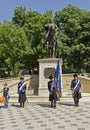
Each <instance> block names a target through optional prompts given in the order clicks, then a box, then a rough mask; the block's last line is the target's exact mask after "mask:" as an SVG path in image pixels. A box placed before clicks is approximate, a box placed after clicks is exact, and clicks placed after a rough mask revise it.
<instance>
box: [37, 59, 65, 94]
mask: <svg viewBox="0 0 90 130" xmlns="http://www.w3.org/2000/svg"><path fill="white" fill-rule="evenodd" d="M38 62H39V90H38V95H39V96H49V92H48V81H49V80H50V79H49V76H50V75H54V74H55V69H56V67H57V63H58V58H47V59H39V60H38ZM60 62H61V64H62V61H61V59H60ZM61 64H60V65H61Z"/></svg>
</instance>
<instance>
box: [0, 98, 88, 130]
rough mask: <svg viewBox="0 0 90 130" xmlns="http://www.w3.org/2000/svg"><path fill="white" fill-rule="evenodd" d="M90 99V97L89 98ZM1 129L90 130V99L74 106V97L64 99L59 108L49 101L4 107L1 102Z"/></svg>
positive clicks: (58, 105)
mask: <svg viewBox="0 0 90 130" xmlns="http://www.w3.org/2000/svg"><path fill="white" fill-rule="evenodd" d="M89 99H90V98H89ZM0 130H90V100H86V101H85V100H83V99H81V101H80V106H79V107H74V105H73V99H72V100H70V101H66V102H65V101H62V102H61V103H58V104H57V108H56V109H54V108H50V104H49V102H48V103H26V106H25V108H20V107H19V104H18V103H14V104H11V103H10V104H9V107H8V108H7V109H6V108H3V104H0Z"/></svg>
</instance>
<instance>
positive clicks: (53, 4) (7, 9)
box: [0, 0, 90, 23]
mask: <svg viewBox="0 0 90 130" xmlns="http://www.w3.org/2000/svg"><path fill="white" fill-rule="evenodd" d="M68 4H72V5H74V6H76V7H78V8H80V9H84V10H87V11H90V0H0V23H3V21H4V20H7V21H11V19H12V17H13V16H14V9H15V8H16V7H19V6H23V7H25V8H26V10H27V11H29V10H30V9H31V10H32V11H38V12H39V13H45V12H46V10H49V11H52V12H53V14H54V13H55V12H56V11H60V10H62V9H63V8H65V7H67V6H68Z"/></svg>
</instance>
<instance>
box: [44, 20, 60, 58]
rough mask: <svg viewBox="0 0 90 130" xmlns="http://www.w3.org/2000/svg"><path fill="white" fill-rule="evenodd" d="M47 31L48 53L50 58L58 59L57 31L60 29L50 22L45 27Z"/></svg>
mask: <svg viewBox="0 0 90 130" xmlns="http://www.w3.org/2000/svg"><path fill="white" fill-rule="evenodd" d="M44 29H45V44H46V45H47V53H48V56H49V57H53V58H54V57H56V48H57V37H56V31H57V30H58V27H57V25H56V24H55V23H53V22H52V20H50V23H49V24H45V25H44Z"/></svg>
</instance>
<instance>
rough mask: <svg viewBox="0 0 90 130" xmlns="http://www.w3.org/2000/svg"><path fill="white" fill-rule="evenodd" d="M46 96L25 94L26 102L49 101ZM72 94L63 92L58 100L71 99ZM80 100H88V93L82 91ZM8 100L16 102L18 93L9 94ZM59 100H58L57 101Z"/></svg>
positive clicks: (89, 98)
mask: <svg viewBox="0 0 90 130" xmlns="http://www.w3.org/2000/svg"><path fill="white" fill-rule="evenodd" d="M48 99H49V98H48V97H44V96H37V95H30V96H28V95H27V100H26V102H49V100H48ZM72 100H73V98H72V94H71V93H63V95H62V97H61V98H60V101H61V102H62V101H72ZM80 100H81V101H89V100H90V93H82V98H81V99H80ZM9 102H18V94H16V95H10V100H9ZM58 102H59V101H58Z"/></svg>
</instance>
